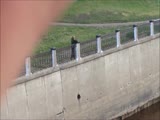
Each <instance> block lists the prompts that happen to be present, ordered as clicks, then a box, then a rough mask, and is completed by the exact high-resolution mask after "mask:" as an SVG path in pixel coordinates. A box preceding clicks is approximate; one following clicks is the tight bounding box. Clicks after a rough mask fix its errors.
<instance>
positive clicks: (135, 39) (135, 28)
mask: <svg viewBox="0 0 160 120" xmlns="http://www.w3.org/2000/svg"><path fill="white" fill-rule="evenodd" d="M133 30H134V41H137V40H138V28H137V25H133Z"/></svg>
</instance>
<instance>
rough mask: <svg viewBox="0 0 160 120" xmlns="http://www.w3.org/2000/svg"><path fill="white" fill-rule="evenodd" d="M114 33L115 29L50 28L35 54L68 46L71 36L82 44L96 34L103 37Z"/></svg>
mask: <svg viewBox="0 0 160 120" xmlns="http://www.w3.org/2000/svg"><path fill="white" fill-rule="evenodd" d="M114 31H115V28H95V27H70V26H56V27H53V26H52V27H50V29H49V30H48V32H47V34H45V35H44V36H43V37H42V40H41V42H40V43H39V44H38V46H37V48H36V49H35V53H42V52H44V51H49V49H50V48H52V47H56V48H60V47H65V46H69V45H70V38H71V36H73V35H74V36H75V37H76V39H77V40H78V41H79V42H82V41H87V40H91V39H94V38H95V37H96V35H97V34H101V35H104V34H107V33H111V32H114Z"/></svg>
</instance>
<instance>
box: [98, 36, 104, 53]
mask: <svg viewBox="0 0 160 120" xmlns="http://www.w3.org/2000/svg"><path fill="white" fill-rule="evenodd" d="M96 41H97V53H102V52H103V51H102V44H101V37H100V36H99V35H97V36H96Z"/></svg>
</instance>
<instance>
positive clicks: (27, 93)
mask: <svg viewBox="0 0 160 120" xmlns="http://www.w3.org/2000/svg"><path fill="white" fill-rule="evenodd" d="M24 87H25V92H26V104H27V108H26V110H27V117H28V119H29V102H28V93H27V89H26V83H24Z"/></svg>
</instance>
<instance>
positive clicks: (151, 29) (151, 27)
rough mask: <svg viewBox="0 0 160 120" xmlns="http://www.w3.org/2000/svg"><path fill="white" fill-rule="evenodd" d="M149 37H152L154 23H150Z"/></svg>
mask: <svg viewBox="0 0 160 120" xmlns="http://www.w3.org/2000/svg"><path fill="white" fill-rule="evenodd" d="M150 36H154V22H153V21H152V20H151V21H150Z"/></svg>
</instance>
